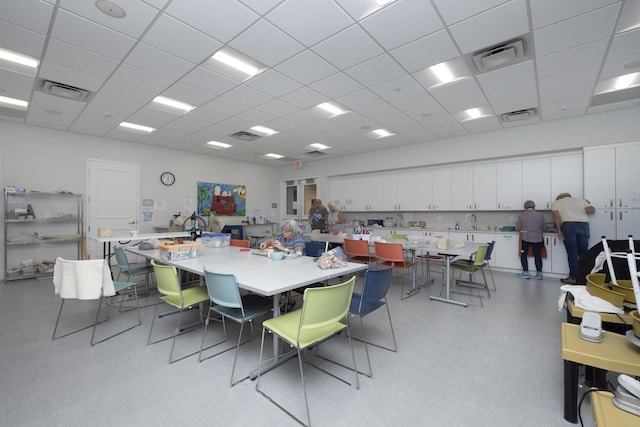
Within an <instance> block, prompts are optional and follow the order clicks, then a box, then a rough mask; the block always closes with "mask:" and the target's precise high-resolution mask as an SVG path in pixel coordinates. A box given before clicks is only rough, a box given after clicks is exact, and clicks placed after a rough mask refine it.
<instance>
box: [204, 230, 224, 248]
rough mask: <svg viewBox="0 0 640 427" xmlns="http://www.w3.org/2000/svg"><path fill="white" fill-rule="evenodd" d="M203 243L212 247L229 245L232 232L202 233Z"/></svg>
mask: <svg viewBox="0 0 640 427" xmlns="http://www.w3.org/2000/svg"><path fill="white" fill-rule="evenodd" d="M202 244H203V245H205V246H207V247H210V248H222V247H225V246H229V245H230V244H231V233H202Z"/></svg>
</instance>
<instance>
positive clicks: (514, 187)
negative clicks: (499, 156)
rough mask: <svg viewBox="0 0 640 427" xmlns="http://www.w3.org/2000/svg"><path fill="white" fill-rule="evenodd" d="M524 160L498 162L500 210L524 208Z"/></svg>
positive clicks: (498, 202) (498, 206) (498, 203)
mask: <svg viewBox="0 0 640 427" xmlns="http://www.w3.org/2000/svg"><path fill="white" fill-rule="evenodd" d="M522 180H523V176H522V161H521V160H514V161H508V162H498V163H497V164H496V202H497V208H498V210H518V209H522V203H523V200H522Z"/></svg>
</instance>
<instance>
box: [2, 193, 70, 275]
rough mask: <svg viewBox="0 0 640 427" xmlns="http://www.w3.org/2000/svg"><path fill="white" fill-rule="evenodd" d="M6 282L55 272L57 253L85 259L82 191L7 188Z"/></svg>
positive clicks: (5, 205)
mask: <svg viewBox="0 0 640 427" xmlns="http://www.w3.org/2000/svg"><path fill="white" fill-rule="evenodd" d="M4 207H5V214H4V267H5V271H4V282H5V283H6V282H7V281H9V280H19V279H28V278H33V277H46V276H51V275H52V273H53V265H54V263H55V259H56V258H57V257H62V258H66V259H81V257H82V251H81V242H82V230H83V228H82V218H83V203H82V195H81V194H67V193H43V192H29V193H25V192H21V193H13V192H10V191H7V190H6V189H5V192H4Z"/></svg>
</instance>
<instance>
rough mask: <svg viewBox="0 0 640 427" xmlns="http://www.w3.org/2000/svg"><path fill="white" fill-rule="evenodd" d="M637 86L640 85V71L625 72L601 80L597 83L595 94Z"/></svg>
mask: <svg viewBox="0 0 640 427" xmlns="http://www.w3.org/2000/svg"><path fill="white" fill-rule="evenodd" d="M636 86H640V73H631V74H625V75H623V76H618V77H614V78H612V79H607V80H602V81H599V82H598V84H597V85H596V90H595V94H596V95H599V94H602V93H607V92H615V91H618V90H625V89H629V88H632V87H636Z"/></svg>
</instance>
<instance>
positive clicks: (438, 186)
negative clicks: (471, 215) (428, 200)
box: [432, 168, 452, 211]
mask: <svg viewBox="0 0 640 427" xmlns="http://www.w3.org/2000/svg"><path fill="white" fill-rule="evenodd" d="M432 184H433V210H434V211H448V210H451V208H452V205H451V192H452V187H451V185H452V182H451V168H436V169H433V181H432Z"/></svg>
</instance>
